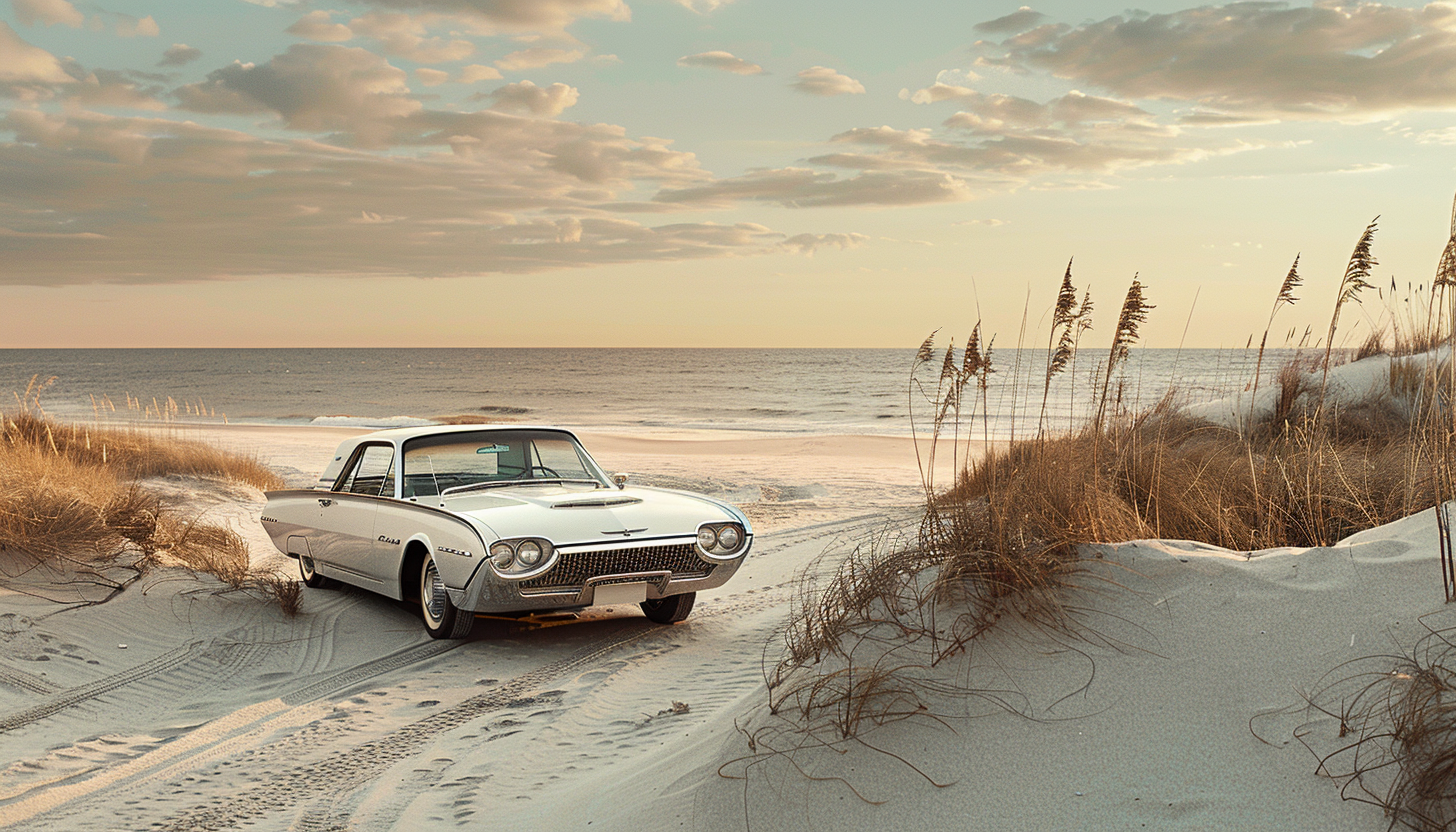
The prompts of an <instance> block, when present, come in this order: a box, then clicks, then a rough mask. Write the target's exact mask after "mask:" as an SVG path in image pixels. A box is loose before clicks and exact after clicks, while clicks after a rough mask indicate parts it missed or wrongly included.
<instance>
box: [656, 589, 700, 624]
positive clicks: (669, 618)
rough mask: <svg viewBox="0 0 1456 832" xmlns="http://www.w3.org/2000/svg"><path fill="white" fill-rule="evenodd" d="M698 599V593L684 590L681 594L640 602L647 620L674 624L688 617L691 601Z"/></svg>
mask: <svg viewBox="0 0 1456 832" xmlns="http://www.w3.org/2000/svg"><path fill="white" fill-rule="evenodd" d="M696 600H698V593H696V592H684V593H683V594H681V595H669V596H667V597H666V598H656V599H653V600H651V601H643V602H642V614H643V615H645V616H647V619H648V620H649V621H655V622H657V623H658V624H676V623H677V622H679V621H682V620H684V619H686V618H687V617H688V614H689V613H691V612H692V611H693V602H694V601H696Z"/></svg>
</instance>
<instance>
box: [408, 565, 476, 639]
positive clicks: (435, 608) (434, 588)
mask: <svg viewBox="0 0 1456 832" xmlns="http://www.w3.org/2000/svg"><path fill="white" fill-rule="evenodd" d="M420 614H421V615H422V616H424V619H425V629H426V630H427V631H428V632H429V633H430V636H431V637H432V638H465V637H466V636H468V635H470V630H471V628H473V627H474V626H475V614H474V613H472V612H468V611H465V610H461V609H458V608H457V607H456V606H455V605H454V604H453V603H451V601H450V596H449V595H448V594H447V593H446V592H445V582H444V581H443V580H441V579H440V572H439V570H437V569H436V568H435V559H434V558H425V563H424V566H423V568H421V569H420Z"/></svg>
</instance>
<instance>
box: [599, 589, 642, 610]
mask: <svg viewBox="0 0 1456 832" xmlns="http://www.w3.org/2000/svg"><path fill="white" fill-rule="evenodd" d="M646 600H647V584H640V583H639V584H607V585H606V586H599V587H597V589H596V594H595V595H594V596H592V605H593V606H597V607H609V606H611V605H613V604H640V603H642V602H643V601H646Z"/></svg>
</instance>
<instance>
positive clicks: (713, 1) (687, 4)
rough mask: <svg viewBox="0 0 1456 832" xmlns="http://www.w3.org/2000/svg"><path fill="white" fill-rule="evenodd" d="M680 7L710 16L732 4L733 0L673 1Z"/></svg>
mask: <svg viewBox="0 0 1456 832" xmlns="http://www.w3.org/2000/svg"><path fill="white" fill-rule="evenodd" d="M673 2H675V3H677V4H678V5H679V6H682V7H683V8H685V9H687V10H688V11H691V12H697V13H698V14H709V13H711V12H714V11H717V10H718V9H719V8H720V7H722V6H726V5H728V4H729V3H732V2H733V0H673Z"/></svg>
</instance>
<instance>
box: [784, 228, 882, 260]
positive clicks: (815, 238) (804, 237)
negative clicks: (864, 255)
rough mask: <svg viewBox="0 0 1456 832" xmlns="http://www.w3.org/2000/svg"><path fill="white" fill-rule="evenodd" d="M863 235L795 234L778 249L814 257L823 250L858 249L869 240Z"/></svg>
mask: <svg viewBox="0 0 1456 832" xmlns="http://www.w3.org/2000/svg"><path fill="white" fill-rule="evenodd" d="M868 239H869V237H866V236H865V235H863V234H855V233H849V234H795V235H794V236H792V237H789V238H788V239H786V240H784V241H782V242H780V243H779V244H778V247H779V248H781V249H783V250H785V251H792V252H794V253H795V254H802V255H804V256H806V257H813V256H814V252H816V251H818V250H819V249H821V248H837V249H839V250H840V251H844V250H845V249H851V248H858V247H859V246H860V244H862V243H864V242H865V241H866V240H868Z"/></svg>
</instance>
